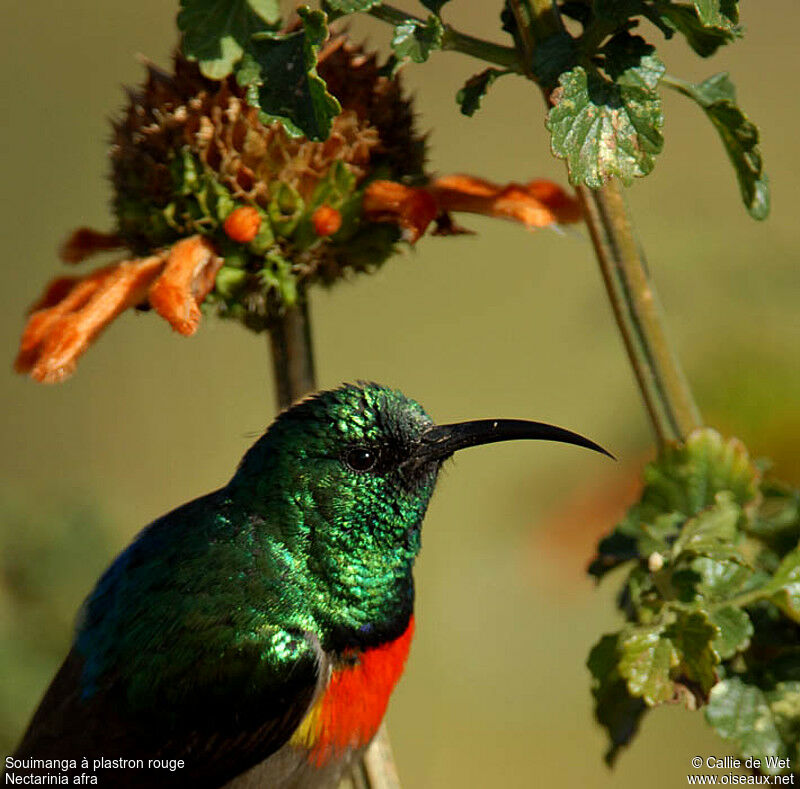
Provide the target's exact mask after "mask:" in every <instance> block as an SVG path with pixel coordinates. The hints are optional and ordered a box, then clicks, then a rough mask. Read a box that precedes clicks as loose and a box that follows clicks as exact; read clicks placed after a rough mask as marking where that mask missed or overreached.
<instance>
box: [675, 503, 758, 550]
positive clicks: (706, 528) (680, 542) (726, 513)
mask: <svg viewBox="0 0 800 789" xmlns="http://www.w3.org/2000/svg"><path fill="white" fill-rule="evenodd" d="M741 516H742V510H741V508H740V507H739V505H738V504H735V503H734V501H733V494H732V493H731V492H730V491H724V492H721V493H718V494H717V501H716V502H715V503H714V504H713V505H712V506H711V507H708V508H706V509H705V510H703V511H702V512H701V513H700V514H699V515H696V516H695V517H694V518H690V519H689V520H688V521H687V522H686V523H685V525H684V527H683V529H681V533H680V536H679V537H678V539H677V540H675V544H674V545H673V547H672V553H673V556H674V557H678V556H679V555H680V554H682V553H687V554H693V555H695V556H707V557H709V558H711V559H733V560H734V561H735V560H739V561H742V562H743V561H744V559H743V558H742V555H741V553H740V552H739V551H738V549H737V548H736V545H735V540H736V536H737V528H736V526H737V524H738V522H739V519H740V518H741Z"/></svg>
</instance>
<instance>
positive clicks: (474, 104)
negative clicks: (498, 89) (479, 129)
mask: <svg viewBox="0 0 800 789" xmlns="http://www.w3.org/2000/svg"><path fill="white" fill-rule="evenodd" d="M510 73H511V72H510V71H502V70H500V69H497V68H487V69H486V70H484V71H481V72H480V73H479V74H474V75H473V76H471V77H470V78H469V79H468V80H467V81H466V82H465V83H464V87H463V88H461V90H460V91H458V93H457V94H456V101H457V102H458V105H459V106H460V107H461V112H462V113H463V114H464V115H469V116H472V115H474V114H475V113H476V112H477V111H478V108H479V107H480V106H481V99H482V98H483V97H484V96H485V95H486V91H487V90H489V88H490V87H491V86H492V85H493V84H494V81H495V80H496V79H497V78H498V77H502V76H503V75H504V74H510Z"/></svg>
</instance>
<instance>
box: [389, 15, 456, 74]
mask: <svg viewBox="0 0 800 789" xmlns="http://www.w3.org/2000/svg"><path fill="white" fill-rule="evenodd" d="M443 37H444V27H443V26H442V23H441V22H440V21H439V18H438V17H435V16H429V17H428V20H427V21H426V22H421V21H419V20H416V19H414V20H409V21H407V22H404V23H403V24H402V25H398V26H397V27H396V28H395V29H394V38H393V39H392V49H393V50H394V53H395V55H397V57H398V58H399V59H400V60H405V59H406V58H408V59H410V60H413V61H414V62H415V63H424V62H425V61H426V60H427V59H428V57H429V56H430V54H431V52H433V51H434V50H436V49H441V48H442V39H443Z"/></svg>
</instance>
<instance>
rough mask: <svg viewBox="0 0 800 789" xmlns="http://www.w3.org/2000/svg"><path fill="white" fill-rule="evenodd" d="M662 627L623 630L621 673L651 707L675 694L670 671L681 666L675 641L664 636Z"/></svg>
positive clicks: (637, 694)
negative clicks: (673, 643)
mask: <svg viewBox="0 0 800 789" xmlns="http://www.w3.org/2000/svg"><path fill="white" fill-rule="evenodd" d="M662 628H663V626H662V625H654V626H649V627H637V628H630V629H628V630H627V631H623V634H622V640H621V644H620V652H621V655H620V660H619V673H620V675H621V676H622V677H624V678H625V680H627V683H628V690H629V691H630V693H631V695H633V696H639V697H641V698H643V699H644V700H645V703H647V704H648V705H649V706H651V707H653V706H655V705H656V704H661V703H662V702H665V701H669V700H670V699H671V698H672V697H673V696H674V693H675V690H674V688H673V685H672V680H671V679H670V672H671V671H672V669H673V668H675V666H677V665H678V656H677V655H676V653H675V649H674V647H673V646H672V642H671V641H669V639H666V638H662V637H661V633H662Z"/></svg>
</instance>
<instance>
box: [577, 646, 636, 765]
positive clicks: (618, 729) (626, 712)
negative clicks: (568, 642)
mask: <svg viewBox="0 0 800 789" xmlns="http://www.w3.org/2000/svg"><path fill="white" fill-rule="evenodd" d="M618 641H619V638H618V636H616V635H606V636H603V637H602V638H601V639H600V641H599V642H598V643H597V644H596V645H595V646H594V647H593V648H592V651H591V652H590V653H589V659H588V661H587V662H586V665H587V666H588V668H589V671H591V673H592V696H594V700H595V707H594V710H595V717H596V718H597V722H598V723H599V724H600V725H601V726H603V727H604V728H605V729H606V731H607V732H608V737H609V739H610V740H611V745H610V747H609V749H608V751H607V752H606V755H605V759H606V762H607V763H608V764H612V763H613V761H614V759H615V758H616V756H617V754H618V752H619V749H620V748H621V747H622V746H623V745H627V743H628V742H630V740H631V739H632V738H633V736H634V735H635V734H636V730H637V729H638V728H639V722H640V720H641V718H642V715H644V713H645V712H646V710H647V707H646V705H645V704H644V702H643V701H642V700H641V699H637V698H635V697H634V696H631V694H630V693H629V692H628V686H627V684H626V683H625V680H624V679H623V678H622V677H621V676H620V673H619V671H618V668H617V661H618V651H617V644H618Z"/></svg>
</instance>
